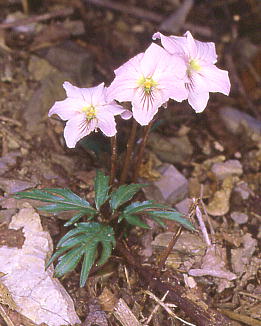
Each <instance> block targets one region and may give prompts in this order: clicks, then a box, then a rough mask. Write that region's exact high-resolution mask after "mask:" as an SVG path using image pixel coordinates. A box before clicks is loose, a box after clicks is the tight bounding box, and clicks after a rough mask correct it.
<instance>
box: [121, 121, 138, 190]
mask: <svg viewBox="0 0 261 326" xmlns="http://www.w3.org/2000/svg"><path fill="white" fill-rule="evenodd" d="M137 126H138V123H137V121H136V120H135V119H133V122H132V127H131V132H130V137H129V140H128V143H127V151H126V154H125V160H124V165H123V168H122V172H121V177H120V184H123V183H124V182H125V181H126V178H127V174H128V171H129V166H130V161H131V156H132V150H133V145H134V142H135V137H136V131H137Z"/></svg>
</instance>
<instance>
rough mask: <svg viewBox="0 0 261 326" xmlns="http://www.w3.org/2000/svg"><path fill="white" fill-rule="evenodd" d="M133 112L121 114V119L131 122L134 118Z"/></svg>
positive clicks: (127, 111) (126, 111) (125, 111)
mask: <svg viewBox="0 0 261 326" xmlns="http://www.w3.org/2000/svg"><path fill="white" fill-rule="evenodd" d="M132 115H133V114H132V112H131V111H129V110H124V111H123V112H122V113H121V118H122V119H123V120H129V119H130V118H131V117H132Z"/></svg>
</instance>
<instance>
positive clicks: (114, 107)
mask: <svg viewBox="0 0 261 326" xmlns="http://www.w3.org/2000/svg"><path fill="white" fill-rule="evenodd" d="M103 107H104V109H106V110H108V111H110V112H111V113H112V114H113V115H118V114H120V115H121V117H122V119H124V120H128V119H130V118H131V117H132V113H131V111H129V110H127V109H124V108H123V107H122V106H121V105H119V104H117V103H116V102H115V101H113V102H111V103H109V104H107V105H104V106H103Z"/></svg>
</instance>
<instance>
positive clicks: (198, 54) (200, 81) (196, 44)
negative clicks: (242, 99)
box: [152, 32, 230, 112]
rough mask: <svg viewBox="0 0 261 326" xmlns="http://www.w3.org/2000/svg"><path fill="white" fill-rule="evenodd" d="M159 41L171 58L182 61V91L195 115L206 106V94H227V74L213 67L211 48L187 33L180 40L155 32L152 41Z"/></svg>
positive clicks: (213, 56)
mask: <svg viewBox="0 0 261 326" xmlns="http://www.w3.org/2000/svg"><path fill="white" fill-rule="evenodd" d="M152 38H153V39H154V40H155V39H157V38H160V39H161V43H162V45H163V47H164V48H165V49H166V50H167V51H168V52H169V53H170V54H172V55H173V57H174V58H175V60H176V56H179V57H180V58H183V60H184V62H185V64H186V66H187V73H186V75H187V78H186V81H185V82H186V88H187V89H188V102H189V104H190V105H191V106H192V107H193V109H194V110H195V111H196V112H202V111H203V110H204V109H205V107H206V105H207V102H208V99H209V92H220V93H223V94H225V95H228V94H229V91H230V81H229V78H228V72H227V71H225V70H221V69H219V68H217V67H216V66H215V63H216V62H217V54H216V50H215V44H214V43H212V42H200V41H197V40H195V39H194V38H193V36H192V35H191V33H190V32H186V33H185V35H184V36H181V37H179V36H164V35H163V34H161V33H159V32H157V33H155V34H154V35H153V37H152Z"/></svg>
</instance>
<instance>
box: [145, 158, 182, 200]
mask: <svg viewBox="0 0 261 326" xmlns="http://www.w3.org/2000/svg"><path fill="white" fill-rule="evenodd" d="M157 170H158V171H159V172H160V174H161V177H160V178H159V179H158V180H156V181H153V182H152V183H151V184H150V185H149V186H148V187H144V188H143V191H144V193H145V196H146V197H147V199H149V200H155V201H157V202H160V203H168V204H170V205H172V204H176V203H177V202H179V201H181V200H183V199H184V198H185V197H186V196H187V195H188V180H187V179H186V178H185V177H184V176H183V174H181V173H180V172H179V171H178V170H177V169H176V168H175V166H174V165H172V164H168V163H165V164H162V165H161V166H160V167H159V168H158V169H157Z"/></svg>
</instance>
